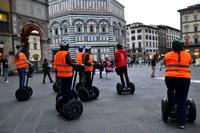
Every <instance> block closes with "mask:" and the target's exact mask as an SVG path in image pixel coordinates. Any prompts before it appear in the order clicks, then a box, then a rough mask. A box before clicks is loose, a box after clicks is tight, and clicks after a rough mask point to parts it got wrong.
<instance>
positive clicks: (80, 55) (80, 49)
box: [75, 46, 84, 88]
mask: <svg viewBox="0 0 200 133" xmlns="http://www.w3.org/2000/svg"><path fill="white" fill-rule="evenodd" d="M83 50H84V48H83V46H79V47H78V52H77V53H76V60H75V61H76V63H77V64H80V65H84V63H83V54H84V52H83ZM78 73H79V82H78V83H77V84H76V88H80V86H82V87H83V86H84V84H83V83H84V81H83V80H84V72H81V71H79V72H78Z"/></svg>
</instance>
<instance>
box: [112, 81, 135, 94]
mask: <svg viewBox="0 0 200 133" xmlns="http://www.w3.org/2000/svg"><path fill="white" fill-rule="evenodd" d="M116 90H117V94H118V95H122V94H134V92H135V85H134V84H133V83H132V82H129V87H125V88H123V87H122V84H120V83H117V85H116Z"/></svg>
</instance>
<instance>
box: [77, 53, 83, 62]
mask: <svg viewBox="0 0 200 133" xmlns="http://www.w3.org/2000/svg"><path fill="white" fill-rule="evenodd" d="M76 63H77V64H83V52H78V53H76Z"/></svg>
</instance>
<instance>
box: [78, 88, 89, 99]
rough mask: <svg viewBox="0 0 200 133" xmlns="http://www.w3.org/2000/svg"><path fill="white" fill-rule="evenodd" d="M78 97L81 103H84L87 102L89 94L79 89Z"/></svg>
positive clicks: (84, 89)
mask: <svg viewBox="0 0 200 133" xmlns="http://www.w3.org/2000/svg"><path fill="white" fill-rule="evenodd" d="M78 96H79V98H80V99H81V101H83V102H86V101H88V100H89V92H88V90H87V89H86V88H84V87H83V88H80V89H79V91H78Z"/></svg>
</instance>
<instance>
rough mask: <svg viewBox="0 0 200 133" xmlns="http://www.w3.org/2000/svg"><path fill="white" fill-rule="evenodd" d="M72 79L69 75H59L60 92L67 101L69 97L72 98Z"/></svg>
mask: <svg viewBox="0 0 200 133" xmlns="http://www.w3.org/2000/svg"><path fill="white" fill-rule="evenodd" d="M72 79H73V76H71V77H59V80H60V83H61V92H62V97H63V99H64V101H65V103H67V102H68V101H69V100H70V99H71V98H72V90H71V86H72Z"/></svg>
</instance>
